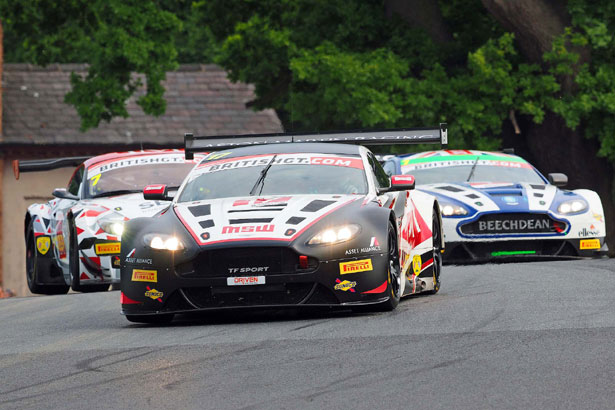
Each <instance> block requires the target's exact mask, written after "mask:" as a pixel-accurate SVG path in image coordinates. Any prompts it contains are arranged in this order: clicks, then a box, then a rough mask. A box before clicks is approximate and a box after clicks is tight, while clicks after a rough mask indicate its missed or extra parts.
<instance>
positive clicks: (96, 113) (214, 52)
mask: <svg viewBox="0 0 615 410" xmlns="http://www.w3.org/2000/svg"><path fill="white" fill-rule="evenodd" d="M438 4H439V6H440V10H441V13H442V16H443V18H444V20H445V23H446V25H447V27H448V29H449V30H450V33H451V35H452V38H453V41H451V42H449V43H446V44H435V43H434V42H433V41H432V40H431V39H430V38H429V36H428V35H427V33H425V32H423V31H422V30H420V29H417V28H410V27H408V25H407V24H406V23H405V22H404V21H402V20H401V18H399V17H398V16H392V17H387V16H385V12H384V11H385V10H384V5H383V2H382V0H196V1H193V0H157V1H138V0H130V1H122V0H104V1H103V0H94V1H89V2H86V1H84V0H65V1H63V2H57V1H53V0H33V1H30V2H15V1H11V0H0V15H1V16H2V20H3V23H4V28H5V36H6V37H5V38H6V41H5V44H11V47H5V51H6V60H7V61H24V62H31V63H35V64H42V65H45V64H49V63H52V62H87V63H89V71H88V74H87V76H86V77H84V78H81V77H78V76H75V75H73V76H72V78H71V82H72V84H73V90H72V91H71V92H70V93H69V94H68V95H67V96H66V101H68V102H70V103H71V104H73V105H75V107H76V108H77V110H78V112H79V114H80V115H81V118H82V119H83V128H89V127H93V126H96V125H98V123H99V122H100V121H101V120H106V121H109V120H110V119H111V118H113V117H115V116H126V115H127V112H126V108H125V104H126V100H127V99H128V98H129V97H130V96H132V95H133V94H134V93H135V92H136V91H137V90H138V89H139V88H140V87H141V86H142V85H143V84H145V89H146V93H144V94H143V95H141V96H140V97H139V99H138V102H139V104H140V105H141V106H142V107H143V110H144V111H145V112H147V113H149V114H153V115H159V114H161V113H163V112H164V109H165V105H164V98H163V93H164V90H163V88H162V87H161V81H162V80H164V76H165V72H166V71H167V70H171V69H173V68H174V67H176V65H177V62H178V61H181V62H198V63H202V62H215V63H217V64H220V65H221V66H223V67H224V68H225V69H226V70H227V72H228V74H229V78H230V79H231V80H233V81H243V82H248V83H252V84H254V86H255V91H256V99H255V100H254V101H252V102H250V105H252V106H253V107H254V108H255V109H262V108H274V109H276V110H277V112H278V114H279V115H280V117H281V118H282V120H283V122H284V124H285V126H286V128H287V129H288V130H293V131H299V130H324V129H342V128H358V127H408V126H424V125H436V124H438V123H439V122H442V121H447V122H448V123H449V129H450V131H451V138H450V140H451V145H452V147H460V148H461V147H463V148H468V147H477V148H482V149H497V148H499V145H500V139H499V135H500V133H501V130H502V125H503V124H504V123H505V121H507V119H508V116H509V113H510V112H511V111H513V112H514V113H515V114H516V115H524V116H528V117H529V118H531V119H532V120H533V121H534V122H535V123H541V122H542V121H543V120H544V118H545V114H546V113H547V112H548V111H553V112H555V113H557V114H559V115H561V116H562V117H563V118H564V119H565V121H566V123H567V125H568V126H569V127H571V128H577V127H582V129H583V130H584V132H585V134H586V135H587V136H588V137H589V138H596V139H598V140H599V141H600V143H601V150H600V153H601V155H605V156H607V157H608V158H610V159H611V160H612V161H614V162H615V119H614V118H615V115H614V114H615V94H614V93H613V90H614V89H615V47H614V45H615V44H614V41H615V40H614V35H613V34H612V33H614V32H615V2H608V1H604V0H568V10H569V12H570V15H571V17H572V20H571V21H572V25H571V27H568V28H567V29H566V31H565V32H564V33H563V34H562V35H561V36H560V37H558V38H556V39H555V40H554V41H553V45H552V49H551V51H550V52H548V53H546V54H545V55H544V62H543V64H541V65H536V64H529V63H528V62H527V61H526V60H524V58H523V57H522V56H521V55H519V53H518V51H517V49H516V47H515V39H514V36H513V35H512V34H510V33H506V32H505V31H504V30H503V29H502V27H501V26H500V25H499V24H497V23H496V22H495V20H494V19H493V18H492V17H491V16H490V15H489V13H488V12H487V11H486V9H485V8H484V6H483V5H482V3H481V1H480V0H438ZM131 73H137V74H138V75H131ZM422 148H425V147H419V149H422ZM403 149H406V148H403Z"/></svg>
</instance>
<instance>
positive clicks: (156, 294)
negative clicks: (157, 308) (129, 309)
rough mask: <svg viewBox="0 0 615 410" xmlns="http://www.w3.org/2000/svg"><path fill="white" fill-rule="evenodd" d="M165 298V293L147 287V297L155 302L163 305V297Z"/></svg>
mask: <svg viewBox="0 0 615 410" xmlns="http://www.w3.org/2000/svg"><path fill="white" fill-rule="evenodd" d="M163 296H164V292H160V291H159V290H156V289H151V288H150V287H149V286H148V287H147V291H146V292H145V297H148V298H150V299H153V300H157V301H158V302H160V303H162V297H163Z"/></svg>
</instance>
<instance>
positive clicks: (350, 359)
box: [0, 260, 615, 410]
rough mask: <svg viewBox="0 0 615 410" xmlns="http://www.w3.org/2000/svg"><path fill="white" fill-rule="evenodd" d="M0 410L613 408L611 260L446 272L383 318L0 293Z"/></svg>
mask: <svg viewBox="0 0 615 410" xmlns="http://www.w3.org/2000/svg"><path fill="white" fill-rule="evenodd" d="M0 408H1V409H5V408H6V409H13V408H14V409H83V408H88V409H98V408H117V409H120V408H126V409H131V410H137V409H149V410H151V409H156V408H176V409H193V408H194V409H347V408H348V409H370V410H371V409H394V408H400V409H401V408H404V409H405V408H412V409H481V408H495V409H508V408H515V409H613V408H615V260H594V261H572V262H537V263H521V264H503V265H480V266H463V267H451V266H448V267H445V271H444V283H443V288H442V290H441V292H440V293H439V294H437V295H435V296H422V297H414V298H410V299H406V300H404V301H402V303H401V304H400V306H399V307H398V309H397V310H396V311H394V312H392V313H379V314H364V315H356V314H350V313H346V312H334V313H311V314H297V313H293V312H286V313H280V312H273V313H272V312H266V313H262V312H261V313H257V314H241V315H239V314H235V315H224V316H219V315H216V316H208V317H202V318H198V319H195V318H182V319H181V320H180V321H178V322H176V323H174V324H172V325H170V326H166V327H150V326H145V325H135V324H131V323H129V322H128V321H126V320H125V318H124V317H122V316H121V315H120V314H119V292H109V293H104V294H72V295H67V296H47V297H36V298H21V299H15V298H14V299H3V300H0Z"/></svg>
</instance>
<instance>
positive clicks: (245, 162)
mask: <svg viewBox="0 0 615 410" xmlns="http://www.w3.org/2000/svg"><path fill="white" fill-rule="evenodd" d="M271 157H272V156H271V155H263V156H249V157H240V158H230V159H222V160H220V161H217V162H202V163H201V164H199V165H198V166H197V169H198V170H199V171H200V172H199V174H200V173H202V172H216V171H222V170H225V169H235V168H246V167H256V166H264V165H267V164H268V163H269V162H270V161H271ZM208 161H209V159H208ZM273 165H329V166H338V167H351V168H359V169H363V160H362V159H361V158H357V157H342V156H336V155H331V156H325V155H322V154H321V155H318V156H314V155H309V154H306V155H297V154H278V155H277V156H276V158H275V159H274V160H273ZM195 174H196V173H195ZM194 176H195V175H193V176H192V177H194ZM192 177H191V179H192Z"/></svg>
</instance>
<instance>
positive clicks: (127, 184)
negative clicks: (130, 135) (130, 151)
mask: <svg viewBox="0 0 615 410" xmlns="http://www.w3.org/2000/svg"><path fill="white" fill-rule="evenodd" d="M194 165H195V163H194V161H186V160H185V159H184V155H183V154H174V155H168V154H165V155H140V156H134V157H123V158H119V159H114V160H109V161H105V162H102V163H96V164H94V165H92V166H91V167H90V168H88V173H87V182H86V184H85V189H86V195H85V196H86V198H97V197H102V196H111V195H121V194H126V193H131V192H143V188H145V187H146V186H147V185H151V184H164V185H167V186H169V187H178V186H180V185H181V183H182V182H183V180H184V178H186V175H188V173H189V172H190V170H191V169H192V168H193V167H194Z"/></svg>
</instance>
